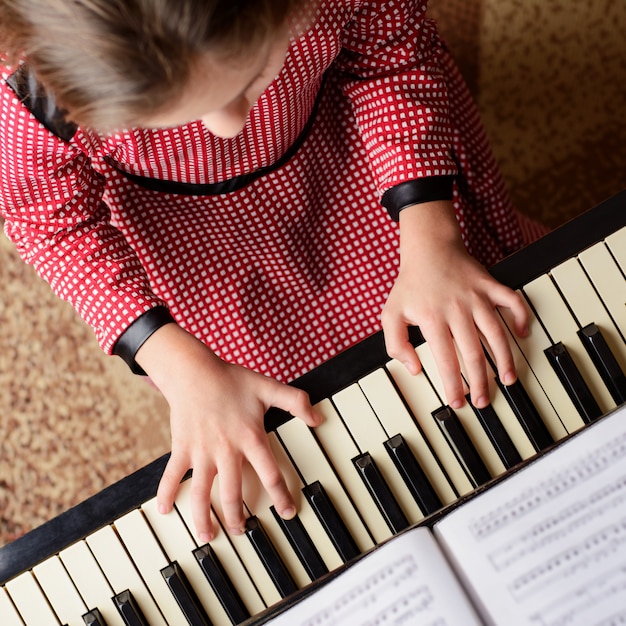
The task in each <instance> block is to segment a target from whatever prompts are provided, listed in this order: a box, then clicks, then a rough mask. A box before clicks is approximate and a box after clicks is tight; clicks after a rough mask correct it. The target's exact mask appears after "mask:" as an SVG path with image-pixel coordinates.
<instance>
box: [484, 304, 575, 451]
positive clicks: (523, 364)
mask: <svg viewBox="0 0 626 626" xmlns="http://www.w3.org/2000/svg"><path fill="white" fill-rule="evenodd" d="M500 313H501V315H502V317H503V320H505V321H506V320H508V326H509V328H511V323H512V322H511V320H510V318H509V315H510V312H508V311H506V312H503V311H500ZM531 324H532V331H531V337H533V336H535V335H536V334H537V328H539V330H541V332H542V334H543V336H544V337H545V333H543V329H541V327H540V326H539V324H538V322H537V320H536V318H533V321H532V322H531ZM507 330H508V329H507ZM516 338H517V336H515V337H513V336H510V337H509V346H510V347H511V352H512V354H513V359H514V361H515V370H516V372H517V378H518V380H519V381H520V382H521V384H522V385H523V387H524V389H525V391H526V393H527V394H528V397H529V398H530V400H531V402H532V403H533V405H534V406H535V408H536V409H537V412H538V413H539V415H540V416H541V419H542V421H543V423H544V424H545V425H546V428H547V429H548V431H549V432H550V435H551V436H552V439H554V441H558V440H559V439H562V438H563V437H565V436H566V435H567V430H566V429H565V426H564V425H563V422H562V421H561V419H560V418H559V416H558V415H557V412H556V410H555V408H554V406H553V405H552V403H551V402H550V399H549V397H548V396H547V395H546V391H545V390H544V388H543V387H542V385H541V383H540V382H539V380H537V377H536V376H535V373H534V372H533V369H532V367H531V366H530V364H529V362H528V361H527V360H526V357H525V355H524V353H523V352H522V350H521V349H520V346H519V345H518V344H517V341H516ZM527 341H529V342H530V341H532V340H531V339H530V338H529V339H527ZM534 352H536V350H535V351H533V352H530V351H529V353H530V354H531V355H532V354H534ZM492 358H493V354H492ZM544 359H545V356H544ZM493 374H494V376H495V375H496V374H495V372H493ZM557 383H558V380H557ZM559 385H560V383H559ZM566 402H567V403H568V406H570V407H571V409H572V410H574V411H575V409H574V408H573V406H571V401H570V400H569V398H566Z"/></svg>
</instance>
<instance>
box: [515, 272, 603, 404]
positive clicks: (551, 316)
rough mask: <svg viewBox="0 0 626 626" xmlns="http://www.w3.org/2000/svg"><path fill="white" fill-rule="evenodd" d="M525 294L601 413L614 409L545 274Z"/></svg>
mask: <svg viewBox="0 0 626 626" xmlns="http://www.w3.org/2000/svg"><path fill="white" fill-rule="evenodd" d="M523 290H524V293H525V294H526V296H527V297H528V299H529V300H530V302H532V304H533V306H534V308H535V311H536V312H537V315H538V317H539V319H540V320H541V321H542V322H543V324H544V325H545V327H546V330H547V331H548V333H549V334H550V336H551V337H552V340H553V341H554V342H555V343H556V342H558V341H562V342H563V344H564V345H565V346H566V347H567V350H568V352H569V353H570V355H571V357H572V359H573V360H574V362H575V363H576V366H577V368H578V370H579V371H580V373H581V374H582V375H583V377H584V378H585V382H586V383H587V385H588V387H589V390H590V391H591V393H592V395H593V396H594V398H595V399H596V402H597V403H598V405H599V406H600V409H601V410H602V412H603V413H608V412H609V411H610V410H611V409H614V408H615V401H614V400H613V398H612V397H611V394H610V393H609V390H608V389H607V388H606V385H605V384H604V382H603V381H602V379H601V377H600V374H599V373H598V371H597V370H596V368H595V366H594V364H593V362H592V361H591V358H590V357H589V355H588V354H587V352H586V350H585V348H584V346H583V345H582V343H581V341H580V339H579V338H578V336H577V335H576V332H577V331H578V325H577V324H576V321H575V320H574V318H573V317H572V315H571V313H570V312H569V310H568V308H567V306H566V305H565V303H564V302H563V299H562V298H561V296H560V295H559V292H558V291H557V290H556V288H555V286H554V284H553V283H552V281H551V280H550V277H549V276H547V275H544V276H540V277H539V278H536V279H535V280H533V281H531V282H530V283H528V284H527V285H525V286H524V289H523Z"/></svg>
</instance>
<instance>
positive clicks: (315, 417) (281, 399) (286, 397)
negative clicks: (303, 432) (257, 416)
mask: <svg viewBox="0 0 626 626" xmlns="http://www.w3.org/2000/svg"><path fill="white" fill-rule="evenodd" d="M273 382H274V384H275V386H274V389H273V392H272V394H271V395H272V397H271V398H270V399H269V402H268V403H269V405H270V406H275V407H277V408H279V409H282V410H283V411H288V412H289V413H291V415H295V416H297V417H299V418H300V419H301V420H302V421H303V422H304V423H305V424H306V425H307V426H311V427H315V426H319V425H320V424H321V423H322V416H321V415H320V414H319V413H318V412H317V411H315V409H313V407H312V406H311V402H310V400H309V395H308V394H307V393H306V391H303V390H302V389H296V388H295V387H290V386H289V385H283V384H281V383H278V382H276V381H273Z"/></svg>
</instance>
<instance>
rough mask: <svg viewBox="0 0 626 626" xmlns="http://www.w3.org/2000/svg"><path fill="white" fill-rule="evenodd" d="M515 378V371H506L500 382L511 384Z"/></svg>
mask: <svg viewBox="0 0 626 626" xmlns="http://www.w3.org/2000/svg"><path fill="white" fill-rule="evenodd" d="M516 380H517V376H516V375H515V372H506V374H504V376H503V377H502V384H504V385H512V384H513V383H514V382H515V381H516Z"/></svg>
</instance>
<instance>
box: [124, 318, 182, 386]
mask: <svg viewBox="0 0 626 626" xmlns="http://www.w3.org/2000/svg"><path fill="white" fill-rule="evenodd" d="M172 322H174V323H175V320H174V318H173V317H172V316H171V314H170V312H169V311H168V310H167V309H166V308H165V307H164V306H157V307H155V308H154V309H150V310H149V311H146V312H145V313H144V314H143V315H142V316H141V317H138V318H137V319H136V320H135V321H134V322H133V323H132V324H131V325H130V326H129V327H128V328H127V329H126V330H125V331H124V332H123V333H122V335H120V337H119V339H118V340H117V341H116V343H115V345H114V346H113V354H115V355H116V356H119V357H120V358H121V359H123V360H124V361H126V364H127V365H128V367H130V370H131V372H132V373H133V374H140V375H142V376H145V375H146V373H145V372H144V371H143V369H142V368H141V367H140V366H139V365H138V364H137V362H136V361H135V355H136V354H137V352H138V351H139V348H141V346H143V344H144V343H145V341H146V340H147V339H148V338H149V337H150V335H152V333H154V331H155V330H158V329H159V328H161V326H165V324H171V323H172Z"/></svg>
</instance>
